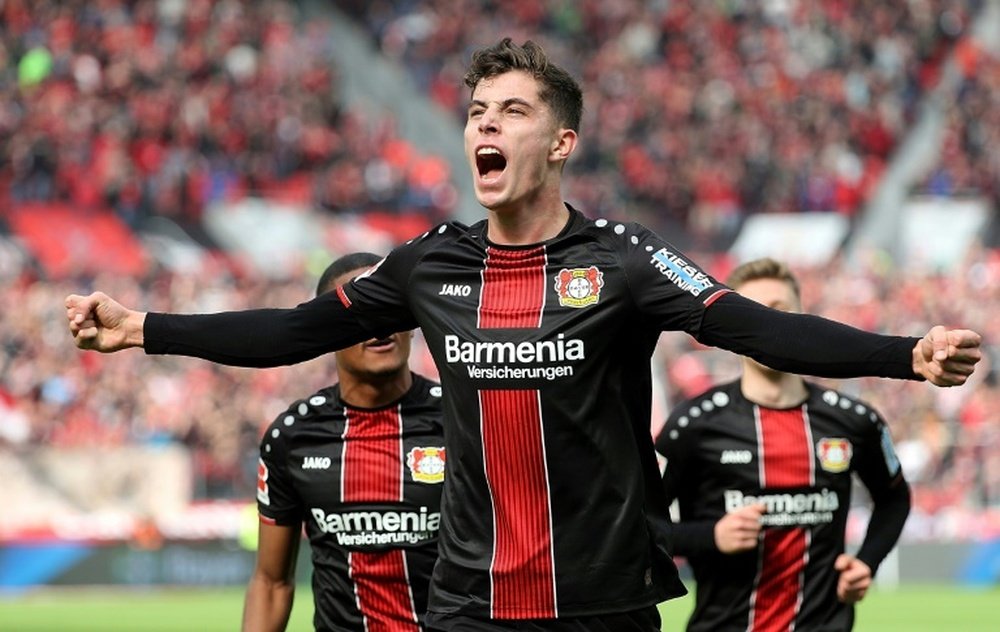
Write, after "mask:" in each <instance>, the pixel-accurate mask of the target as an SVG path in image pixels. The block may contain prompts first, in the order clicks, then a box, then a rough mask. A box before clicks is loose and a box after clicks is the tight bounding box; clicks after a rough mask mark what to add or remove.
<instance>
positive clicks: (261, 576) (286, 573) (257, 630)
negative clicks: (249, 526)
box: [243, 521, 301, 632]
mask: <svg viewBox="0 0 1000 632" xmlns="http://www.w3.org/2000/svg"><path fill="white" fill-rule="evenodd" d="M300 529H301V526H299V525H295V526H279V525H273V524H267V523H265V522H263V521H262V522H261V523H260V531H259V534H260V537H259V538H258V544H257V564H256V566H255V567H254V570H253V575H251V576H250V583H249V585H248V586H247V594H246V601H245V602H244V604H243V632H281V631H282V630H284V629H285V626H287V625H288V617H289V615H291V613H292V601H293V599H294V598H295V561H296V558H297V556H298V551H299V542H300Z"/></svg>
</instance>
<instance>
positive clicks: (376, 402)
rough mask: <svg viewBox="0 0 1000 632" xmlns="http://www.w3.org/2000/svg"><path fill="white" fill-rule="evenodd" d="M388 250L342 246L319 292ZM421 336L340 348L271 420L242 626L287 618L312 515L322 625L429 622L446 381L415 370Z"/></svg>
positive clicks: (396, 626) (270, 627)
mask: <svg viewBox="0 0 1000 632" xmlns="http://www.w3.org/2000/svg"><path fill="white" fill-rule="evenodd" d="M380 259H381V258H380V257H379V256H378V255H374V254H372V253H367V252H360V253H353V254H349V255H345V256H343V257H340V258H339V259H337V260H335V261H334V262H333V263H331V264H330V265H329V267H327V269H326V270H325V271H324V273H323V275H322V276H321V277H320V280H319V285H318V287H317V289H316V294H317V296H319V295H322V294H325V293H326V292H330V291H333V290H335V289H336V288H337V287H338V286H340V285H342V284H344V283H347V282H348V281H350V280H351V279H352V278H354V277H355V276H357V275H359V274H362V273H364V272H365V271H367V270H368V269H369V268H371V267H372V266H373V265H375V264H376V263H378V262H379V260H380ZM412 337H413V332H412V331H407V332H402V333H394V334H391V335H389V336H386V337H384V338H373V339H371V340H368V341H365V342H362V343H360V344H356V345H354V346H351V347H347V348H345V349H342V350H340V351H338V352H337V375H338V383H337V384H335V385H333V386H328V387H326V388H323V389H320V390H319V391H318V392H316V393H313V394H312V395H310V396H309V397H307V398H305V399H301V400H298V401H296V402H294V403H292V405H291V406H289V407H288V409H287V410H286V411H285V412H283V413H281V414H280V415H278V416H277V417H276V418H275V420H274V421H273V422H272V423H271V425H270V426H269V427H268V428H267V430H266V431H265V433H264V435H263V437H262V439H261V442H260V460H259V462H258V468H257V473H258V479H257V508H258V512H259V514H260V526H259V538H258V548H257V563H256V566H255V568H254V572H253V575H252V576H251V578H250V583H249V586H248V587H247V593H246V603H245V605H244V610H243V632H265V631H267V632H273V631H277V630H284V629H285V626H286V625H287V623H288V617H289V615H290V614H291V610H292V599H293V597H294V590H295V562H296V559H297V557H298V548H299V542H300V540H301V537H302V525H303V523H304V524H305V531H306V535H307V536H308V537H309V544H310V547H311V548H312V562H313V575H312V591H313V601H314V604H315V614H314V616H313V625H314V628H315V629H316V630H318V631H329V632H369V631H372V632H375V631H379V630H384V631H392V632H418V631H419V630H423V629H424V628H423V626H422V622H423V618H424V614H425V612H426V610H427V592H428V585H429V583H430V577H431V569H432V568H433V566H434V562H435V561H436V560H437V541H438V537H437V534H438V528H439V524H440V520H441V514H440V507H441V488H442V484H443V482H444V475H445V472H444V466H445V462H446V452H445V449H444V438H443V436H442V435H443V433H442V428H441V386H440V385H439V384H437V383H436V382H433V381H431V380H428V379H427V378H425V377H422V376H420V375H417V374H415V373H413V372H411V371H410V368H409V364H408V360H409V357H410V340H411V338H412Z"/></svg>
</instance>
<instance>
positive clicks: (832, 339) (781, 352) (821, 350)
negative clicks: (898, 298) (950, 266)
mask: <svg viewBox="0 0 1000 632" xmlns="http://www.w3.org/2000/svg"><path fill="white" fill-rule="evenodd" d="M698 340H699V341H701V342H703V343H705V344H708V345H712V346H715V347H720V348H722V349H727V350H729V351H733V352H734V353H739V354H741V355H745V356H749V357H752V358H754V359H755V360H757V361H758V362H760V363H762V364H765V365H767V366H769V367H771V368H773V369H776V370H779V371H785V372H787V373H799V374H802V375H816V376H820V377H861V376H866V375H871V376H877V377H891V378H899V379H909V380H927V381H928V382H930V383H932V384H935V385H937V386H956V385H959V384H964V383H965V381H966V380H967V379H968V377H969V376H970V375H972V372H973V371H974V370H975V366H976V363H978V362H979V360H980V359H981V358H982V351H981V349H980V346H981V344H982V338H981V337H980V335H979V334H977V333H976V332H974V331H969V330H967V329H952V330H949V329H945V328H944V327H941V326H937V327H934V328H933V329H931V330H930V331H929V332H928V333H927V335H925V336H924V337H923V338H910V337H904V336H885V335H881V334H876V333H872V332H867V331H863V330H860V329H856V328H854V327H850V326H848V325H845V324H843V323H838V322H836V321H832V320H828V319H826V318H821V317H819V316H813V315H810V314H795V313H790V312H783V311H780V310H774V309H770V308H767V307H765V306H763V305H761V304H759V303H756V302H754V301H751V300H750V299H748V298H745V297H743V296H740V295H739V294H737V293H735V292H729V293H727V294H726V295H724V296H722V297H721V298H719V299H718V300H717V301H715V302H714V303H712V305H711V306H709V307H708V308H707V309H706V310H705V315H704V319H703V321H702V326H701V330H700V332H699V335H698Z"/></svg>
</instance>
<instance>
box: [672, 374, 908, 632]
mask: <svg viewBox="0 0 1000 632" xmlns="http://www.w3.org/2000/svg"><path fill="white" fill-rule="evenodd" d="M806 386H807V389H808V398H807V400H806V401H805V402H804V403H803V404H801V405H800V406H795V407H792V408H788V409H773V408H766V407H763V406H760V405H756V404H754V403H753V402H751V401H749V400H747V399H746V397H744V396H743V394H742V391H741V388H740V383H739V381H737V382H732V383H729V384H725V385H722V386H719V387H716V388H713V389H710V390H709V391H707V392H705V393H704V394H702V395H699V396H698V397H695V398H693V399H691V400H688V401H686V402H684V403H682V404H680V405H678V406H677V407H675V408H674V410H673V411H672V412H671V415H670V417H669V419H668V420H667V423H666V424H665V425H664V427H663V428H662V430H661V431H660V434H659V436H658V438H657V440H656V449H657V452H658V453H660V454H661V455H662V456H663V457H664V458H665V459H666V465H665V471H664V477H663V481H664V486H665V489H666V492H667V493H666V496H667V498H668V500H671V501H672V500H673V499H676V500H677V502H678V505H679V509H680V522H679V524H678V525H676V527H677V530H678V533H677V538H676V541H677V550H676V554H677V555H679V556H684V557H686V558H687V560H688V562H689V563H690V565H691V568H692V570H693V572H694V576H695V579H696V584H697V591H696V592H697V595H696V605H695V610H694V612H693V613H692V615H691V618H690V620H689V622H688V628H687V629H688V630H690V631H708V630H712V631H727V630H733V631H735V630H740V631H750V632H754V631H763V630H768V631H769V630H792V629H794V630H831V631H832V630H850V629H851V627H852V625H853V619H854V609H853V607H852V606H849V605H845V604H843V603H841V602H840V601H838V599H837V594H836V588H837V580H838V576H839V573H838V572H837V571H836V570H835V569H834V566H833V565H834V560H835V559H836V558H837V556H838V555H840V554H841V553H843V552H844V529H845V525H846V521H847V514H848V510H849V508H850V500H851V486H852V473H856V474H857V475H858V477H859V478H860V480H861V481H862V483H863V484H864V485H865V487H866V488H867V489H868V491H869V492H870V493H871V496H872V497H873V498H874V499H876V502H879V499H882V498H885V497H890V496H893V497H895V498H900V494H902V496H901V497H902V499H903V507H902V508H901V510H900V511H894V512H893V514H892V517H891V518H890V520H889V521H888V522H892V523H893V524H884V525H881V528H883V529H888V530H889V533H888V534H887V536H886V537H883V538H882V540H884V541H885V542H884V546H883V544H882V543H879V545H878V546H877V547H876V546H870V547H869V549H868V550H866V547H865V546H864V545H863V546H862V552H859V554H858V557H859V559H862V560H863V561H865V562H866V563H868V564H869V566H871V567H872V569H873V572H874V570H875V569H877V567H878V564H879V563H880V562H881V561H882V559H883V558H884V557H885V555H886V554H887V553H888V550H889V549H890V548H891V546H892V544H893V543H895V540H896V538H897V537H898V535H899V531H900V530H901V529H902V526H903V522H905V520H906V514H907V512H908V508H909V492H908V488H907V486H906V482H905V480H903V476H902V473H901V469H900V465H899V461H898V460H897V458H896V455H895V451H894V448H893V445H892V439H891V437H890V434H889V430H888V428H887V426H886V424H885V422H884V421H883V419H882V418H881V416H880V415H879V414H878V412H877V411H875V410H874V409H873V408H871V407H870V406H869V405H868V404H866V403H864V402H862V401H858V400H856V399H854V398H851V397H848V396H846V395H844V394H842V393H840V392H837V391H835V390H830V389H824V388H821V387H819V386H817V385H815V384H812V383H808V382H807V383H806ZM754 503H762V504H763V505H765V506H766V508H767V509H766V511H765V513H764V515H763V517H762V525H763V529H762V531H761V537H760V542H759V544H758V546H757V548H756V549H755V550H754V551H748V552H745V553H737V554H732V555H726V554H723V553H721V552H719V551H718V550H717V549H716V547H715V543H714V524H715V523H716V522H717V521H718V520H719V519H720V518H722V517H723V516H724V515H725V514H726V513H727V512H730V511H734V510H736V509H738V508H740V507H743V506H746V505H749V504H754ZM682 529H684V533H683V534H682V533H681V531H682ZM865 558H867V559H865Z"/></svg>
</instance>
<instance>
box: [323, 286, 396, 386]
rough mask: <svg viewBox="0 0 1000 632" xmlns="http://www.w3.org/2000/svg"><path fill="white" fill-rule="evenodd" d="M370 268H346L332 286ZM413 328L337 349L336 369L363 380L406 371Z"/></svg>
mask: <svg viewBox="0 0 1000 632" xmlns="http://www.w3.org/2000/svg"><path fill="white" fill-rule="evenodd" d="M367 269H368V268H359V269H357V270H351V271H350V272H346V273H344V274H342V275H340V276H338V277H336V278H335V279H334V280H333V284H332V286H331V287H337V286H339V285H343V284H344V283H347V282H348V281H350V280H351V279H353V278H354V277H356V276H358V275H359V274H361V273H363V272H364V271H365V270H367ZM412 339H413V332H412V331H405V332H400V333H395V334H392V335H391V336H389V337H388V338H377V339H376V338H372V339H371V340H366V341H365V342H362V343H360V344H356V345H354V346H353V347H347V348H346V349H341V350H340V351H338V352H337V354H336V355H337V371H338V372H340V373H345V372H347V373H351V374H352V375H354V376H355V377H357V378H358V379H361V380H365V379H378V378H380V377H389V376H391V375H393V374H395V373H398V372H400V371H406V370H408V369H407V362H408V361H409V358H410V341H411V340H412Z"/></svg>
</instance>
